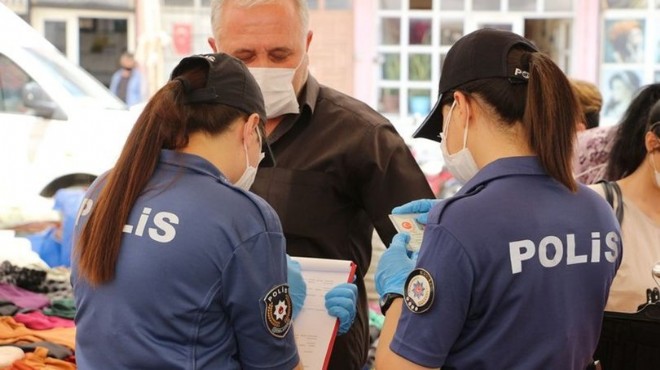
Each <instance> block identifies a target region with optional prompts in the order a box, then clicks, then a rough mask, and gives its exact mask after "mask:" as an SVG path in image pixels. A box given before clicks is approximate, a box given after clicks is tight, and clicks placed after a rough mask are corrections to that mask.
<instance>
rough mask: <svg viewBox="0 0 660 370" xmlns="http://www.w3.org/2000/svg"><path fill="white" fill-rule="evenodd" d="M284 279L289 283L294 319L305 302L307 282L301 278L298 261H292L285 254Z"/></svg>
mask: <svg viewBox="0 0 660 370" xmlns="http://www.w3.org/2000/svg"><path fill="white" fill-rule="evenodd" d="M286 279H287V282H288V283H289V295H290V296H291V301H292V302H293V313H292V316H293V319H294V320H295V319H296V317H298V314H299V313H300V310H302V308H303V305H304V304H305V297H307V284H305V280H303V277H302V273H301V272H300V262H298V261H294V260H293V259H291V257H289V255H288V254H287V255H286Z"/></svg>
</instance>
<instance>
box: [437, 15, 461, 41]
mask: <svg viewBox="0 0 660 370" xmlns="http://www.w3.org/2000/svg"><path fill="white" fill-rule="evenodd" d="M461 37H463V21H462V20H458V19H457V20H444V19H443V20H441V21H440V45H450V46H451V45H453V44H454V43H455V42H456V41H458V39H460V38H461Z"/></svg>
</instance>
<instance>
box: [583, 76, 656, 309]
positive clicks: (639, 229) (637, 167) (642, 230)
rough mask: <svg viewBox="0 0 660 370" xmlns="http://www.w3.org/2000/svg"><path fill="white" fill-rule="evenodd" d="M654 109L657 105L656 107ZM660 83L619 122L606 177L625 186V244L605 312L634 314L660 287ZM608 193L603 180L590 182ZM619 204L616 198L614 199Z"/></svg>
mask: <svg viewBox="0 0 660 370" xmlns="http://www.w3.org/2000/svg"><path fill="white" fill-rule="evenodd" d="M652 108H653V109H652ZM658 121H660V84H657V83H656V84H651V85H648V86H646V87H644V88H643V89H642V90H641V91H640V93H639V94H637V96H636V97H635V98H634V99H633V101H632V103H631V104H630V107H629V108H628V110H627V111H626V114H625V115H624V118H623V120H622V121H621V122H620V123H619V124H618V126H617V130H616V136H615V137H614V140H613V144H612V150H611V151H610V155H609V159H608V161H607V171H606V176H605V178H607V179H609V180H612V181H616V184H618V186H619V188H620V189H621V195H622V199H621V200H622V202H623V220H622V222H621V232H622V237H623V241H624V243H625V244H624V245H625V246H626V253H624V255H623V261H622V262H621V268H620V269H619V272H618V273H617V275H616V277H615V278H614V282H613V283H612V288H611V289H610V296H609V299H608V301H607V306H606V307H605V310H606V311H613V312H626V313H633V312H636V311H637V307H638V306H639V305H641V304H642V303H644V302H646V301H647V298H646V289H647V288H650V289H653V288H654V287H656V286H657V285H656V282H655V280H654V279H653V275H652V274H651V270H652V269H653V266H654V265H655V263H656V262H658V261H660V183H659V182H658V180H660V178H658V176H659V175H658V173H660V155H659V153H660V138H659V137H660V124H659V123H658ZM590 187H591V188H592V189H593V190H595V191H596V192H598V193H599V194H601V195H603V196H605V190H604V188H603V186H601V184H593V185H591V186H590ZM614 204H616V202H614Z"/></svg>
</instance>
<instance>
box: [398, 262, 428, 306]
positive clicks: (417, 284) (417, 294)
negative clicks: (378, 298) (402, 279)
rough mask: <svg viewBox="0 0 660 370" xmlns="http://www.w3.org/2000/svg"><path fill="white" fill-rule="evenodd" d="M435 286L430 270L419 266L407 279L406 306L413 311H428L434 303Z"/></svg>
mask: <svg viewBox="0 0 660 370" xmlns="http://www.w3.org/2000/svg"><path fill="white" fill-rule="evenodd" d="M434 295H435V286H434V283H433V277H431V274H429V272H428V271H426V270H424V269H421V268H417V269H415V270H413V271H412V272H411V273H410V275H408V279H406V286H405V297H404V300H405V302H406V307H408V309H409V310H410V311H411V312H413V313H423V312H426V311H428V309H429V308H431V304H433V297H434Z"/></svg>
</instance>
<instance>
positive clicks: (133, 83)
mask: <svg viewBox="0 0 660 370" xmlns="http://www.w3.org/2000/svg"><path fill="white" fill-rule="evenodd" d="M110 91H112V92H113V94H115V95H116V96H117V97H118V98H119V99H121V100H122V101H123V102H124V103H126V105H128V106H129V107H131V106H133V105H135V104H138V103H141V102H143V101H144V95H145V94H144V78H143V77H142V73H141V72H140V70H139V69H138V68H137V63H136V62H135V57H134V56H133V54H132V53H129V52H124V53H122V54H121V56H120V57H119V69H118V70H117V71H115V73H113V74H112V78H111V79H110Z"/></svg>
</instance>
